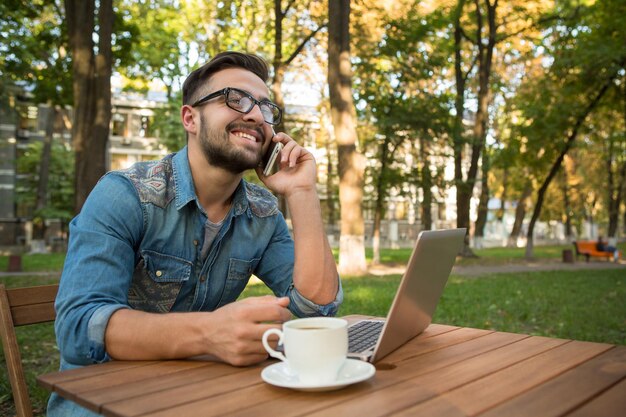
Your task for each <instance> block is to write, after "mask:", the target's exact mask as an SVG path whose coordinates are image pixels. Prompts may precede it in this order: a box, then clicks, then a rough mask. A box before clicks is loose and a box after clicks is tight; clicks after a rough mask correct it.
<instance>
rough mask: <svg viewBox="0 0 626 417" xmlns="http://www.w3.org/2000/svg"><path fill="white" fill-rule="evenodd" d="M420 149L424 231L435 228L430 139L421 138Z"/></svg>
mask: <svg viewBox="0 0 626 417" xmlns="http://www.w3.org/2000/svg"><path fill="white" fill-rule="evenodd" d="M419 142H420V143H419V147H420V150H419V152H420V158H419V159H420V161H421V162H422V172H421V177H422V184H421V185H422V197H423V200H422V213H421V217H422V222H421V223H422V229H423V230H431V229H432V228H433V216H432V213H431V209H432V205H433V191H432V186H433V176H432V173H431V172H430V160H429V158H428V156H429V155H430V149H429V147H428V144H429V142H428V139H426V138H420V140H419Z"/></svg>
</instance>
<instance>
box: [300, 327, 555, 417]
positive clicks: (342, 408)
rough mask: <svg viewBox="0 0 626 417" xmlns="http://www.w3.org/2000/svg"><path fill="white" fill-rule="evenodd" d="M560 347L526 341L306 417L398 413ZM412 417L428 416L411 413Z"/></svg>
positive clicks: (540, 340) (531, 339)
mask: <svg viewBox="0 0 626 417" xmlns="http://www.w3.org/2000/svg"><path fill="white" fill-rule="evenodd" d="M564 344H567V341H566V340H560V339H549V338H539V337H528V338H525V339H521V340H519V341H517V342H515V343H512V344H507V345H504V346H502V347H500V348H498V349H496V350H493V351H489V352H486V353H484V354H481V355H477V356H474V357H470V358H467V359H466V360H464V361H462V362H458V363H454V364H451V365H450V366H447V367H445V368H441V369H437V370H435V371H432V372H429V373H427V374H422V375H418V376H416V377H414V378H411V379H410V380H407V381H403V382H402V383H400V384H395V385H392V386H390V387H387V388H385V389H383V390H380V391H377V392H375V393H373V394H369V395H368V396H367V401H362V400H361V399H356V400H355V401H346V402H343V403H341V404H337V405H335V406H333V407H331V408H326V409H324V410H319V411H317V412H316V413H313V414H310V415H312V416H319V415H322V414H323V413H324V412H328V413H330V415H341V416H344V415H345V416H348V415H353V416H357V415H364V414H367V415H368V416H378V415H388V414H390V413H394V412H402V411H403V410H405V409H406V408H408V407H411V406H413V405H414V404H417V403H420V402H423V401H426V400H428V399H431V398H436V397H437V396H438V395H440V394H441V393H444V392H446V391H449V390H451V389H454V388H456V387H460V386H463V385H464V384H467V383H471V382H473V381H475V380H477V379H480V378H482V377H485V376H487V375H489V374H491V373H493V372H497V371H499V370H502V369H506V368H507V367H509V366H512V365H514V364H517V363H520V362H522V361H524V360H526V359H528V358H530V357H533V356H535V355H538V354H541V353H544V352H546V351H551V350H553V349H555V348H556V347H558V346H560V345H564ZM407 414H411V413H407ZM412 415H430V414H415V413H413V414H412ZM434 415H436V414H434ZM444 415H445V414H444Z"/></svg>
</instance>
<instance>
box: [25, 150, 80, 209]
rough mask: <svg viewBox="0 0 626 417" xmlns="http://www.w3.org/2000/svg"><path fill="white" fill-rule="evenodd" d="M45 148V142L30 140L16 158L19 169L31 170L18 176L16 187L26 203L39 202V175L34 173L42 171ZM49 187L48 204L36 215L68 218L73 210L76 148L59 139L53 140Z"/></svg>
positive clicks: (33, 204)
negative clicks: (74, 150)
mask: <svg viewBox="0 0 626 417" xmlns="http://www.w3.org/2000/svg"><path fill="white" fill-rule="evenodd" d="M42 148H43V143H42V142H34V143H31V144H30V145H28V148H27V149H26V150H25V151H24V153H23V154H22V156H21V157H20V158H18V160H17V170H18V172H24V173H30V174H28V175H25V176H21V177H19V179H18V183H17V187H16V189H17V200H18V202H19V203H20V204H21V205H23V206H26V207H31V208H34V207H35V204H36V198H37V186H38V175H36V174H33V173H37V172H39V171H38V169H39V168H38V167H39V164H40V162H41V152H42ZM47 191H48V198H47V204H46V206H45V207H44V208H43V209H42V210H40V211H39V212H34V213H33V215H34V216H36V217H38V218H41V219H62V220H65V221H69V220H70V219H71V218H72V216H73V213H74V152H73V151H72V150H71V149H70V148H69V146H68V145H67V144H62V143H59V142H58V141H53V142H52V151H51V157H50V169H49V177H48V189H47Z"/></svg>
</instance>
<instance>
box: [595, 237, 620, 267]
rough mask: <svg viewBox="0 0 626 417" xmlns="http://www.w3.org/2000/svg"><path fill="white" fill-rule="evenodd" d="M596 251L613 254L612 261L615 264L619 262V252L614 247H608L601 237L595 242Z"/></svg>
mask: <svg viewBox="0 0 626 417" xmlns="http://www.w3.org/2000/svg"><path fill="white" fill-rule="evenodd" d="M596 250H597V251H598V252H609V253H612V254H613V260H614V261H615V262H618V261H619V251H618V250H617V248H616V247H615V246H610V245H609V244H607V243H606V242H605V241H604V238H603V237H602V236H598V241H597V242H596Z"/></svg>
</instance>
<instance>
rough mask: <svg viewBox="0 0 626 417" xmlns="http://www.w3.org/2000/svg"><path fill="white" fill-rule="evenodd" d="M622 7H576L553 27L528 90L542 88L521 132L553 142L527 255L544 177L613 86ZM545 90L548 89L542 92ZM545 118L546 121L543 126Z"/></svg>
mask: <svg viewBox="0 0 626 417" xmlns="http://www.w3.org/2000/svg"><path fill="white" fill-rule="evenodd" d="M625 8H626V5H624V4H623V2H617V1H614V2H601V3H596V4H594V5H593V6H591V7H589V8H580V9H576V12H577V13H581V18H579V19H576V20H570V21H567V20H565V21H563V22H561V23H562V25H561V26H559V27H557V28H555V29H554V30H553V39H552V40H551V41H552V45H554V51H553V56H555V60H554V63H553V65H552V66H551V67H550V71H548V72H547V73H546V78H545V79H543V80H541V81H540V82H539V83H538V87H539V88H540V89H541V90H534V91H535V96H536V92H537V91H541V92H542V95H543V96H542V97H541V98H540V100H539V101H541V102H542V103H544V106H543V107H540V108H537V107H536V106H532V105H529V106H528V107H527V115H528V116H529V117H528V120H529V121H530V122H531V123H529V124H528V125H529V128H528V135H527V136H529V135H530V136H531V137H532V140H533V141H534V142H535V143H540V142H545V141H546V136H547V137H549V138H551V139H552V142H550V143H554V144H555V146H554V147H553V148H552V150H551V151H550V152H543V155H545V159H547V160H548V161H551V164H550V168H549V170H548V173H547V175H546V176H545V178H544V179H543V181H541V186H540V187H539V189H538V190H537V198H536V203H535V208H534V210H533V214H532V217H531V220H530V223H529V225H528V233H527V243H526V257H527V258H532V256H533V243H534V242H533V232H534V226H535V224H536V222H537V220H538V219H539V216H540V214H541V208H542V204H543V201H544V198H545V195H546V192H547V190H548V187H549V186H550V183H551V182H552V180H553V178H554V177H555V176H556V174H557V172H558V170H559V169H560V167H561V164H562V162H563V160H564V158H565V155H567V153H568V152H569V151H570V149H571V148H572V147H573V146H574V145H575V142H576V139H577V138H578V136H579V134H581V132H583V131H584V130H585V127H586V124H587V123H588V122H587V120H588V118H589V115H590V114H591V113H592V112H594V111H595V110H596V108H598V107H599V106H600V103H601V100H602V99H603V98H604V97H605V95H606V94H607V93H608V92H609V91H610V90H612V89H615V88H616V86H617V83H616V80H617V79H618V77H619V76H620V74H621V73H622V72H623V71H624V67H625V66H626V46H625V45H624V43H623V42H622V39H624V37H625V36H626V34H625V33H624V28H623V24H622V22H621V19H620V18H619V17H618V16H621V15H622V14H623V13H624V12H625V11H626V10H625ZM583 29H584V30H583ZM549 91H552V94H547V92H549ZM531 94H532V90H531ZM548 124H549V125H550V127H549V128H546V127H547V126H546V125H548ZM546 134H548V135H546ZM542 146H543V145H542ZM550 157H552V158H553V159H549V158H550Z"/></svg>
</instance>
